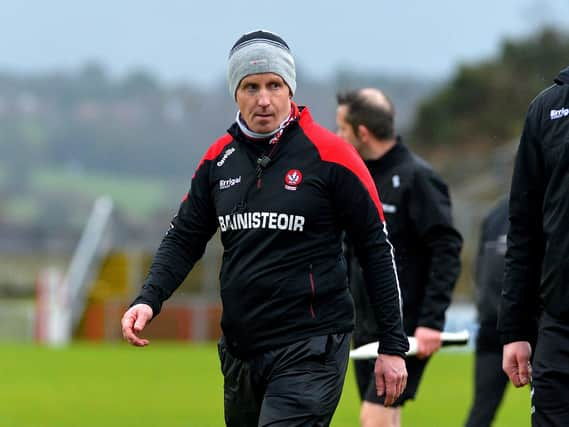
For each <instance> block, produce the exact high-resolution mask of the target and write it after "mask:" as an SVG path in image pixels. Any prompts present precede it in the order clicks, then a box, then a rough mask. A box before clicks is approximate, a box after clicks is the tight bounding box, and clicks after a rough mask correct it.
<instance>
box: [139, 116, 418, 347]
mask: <svg viewBox="0 0 569 427" xmlns="http://www.w3.org/2000/svg"><path fill="white" fill-rule="evenodd" d="M217 229H219V230H220V234H221V240H222V243H223V246H224V252H223V263H222V267H221V272H220V292H221V300H222V305H223V314H222V320H221V326H222V331H223V334H224V336H225V341H226V344H227V347H228V349H229V351H230V352H231V353H233V354H234V355H236V356H238V357H248V356H251V355H254V354H257V353H259V352H262V351H265V350H269V349H272V348H276V347H280V346H283V345H287V344H290V343H292V342H294V341H297V340H301V339H303V338H307V337H310V336H317V335H326V334H331V333H345V332H350V331H352V329H353V326H354V305H353V300H352V296H351V293H350V290H349V286H348V283H347V273H346V270H347V266H346V261H345V259H344V256H343V252H342V241H343V233H344V232H346V233H347V234H348V236H350V241H351V242H353V243H354V247H355V252H356V255H357V256H358V257H359V260H360V262H361V265H362V267H363V269H364V274H365V278H366V285H367V290H368V293H369V296H370V300H371V302H372V306H373V310H374V312H375V314H376V316H377V320H378V325H379V326H378V328H379V330H378V334H377V336H378V337H379V339H380V345H379V349H378V351H379V352H380V353H386V354H397V355H403V354H404V353H405V351H406V350H407V349H408V343H407V339H406V336H405V333H404V332H403V327H402V321H401V299H400V292H399V286H398V283H397V274H396V271H395V269H394V266H395V264H394V259H393V255H392V247H391V244H390V243H389V241H388V240H387V234H386V230H385V222H384V218H383V212H382V208H381V203H380V200H379V196H378V194H377V190H376V187H375V185H374V183H373V180H372V178H371V176H370V174H369V172H368V170H367V168H366V167H365V165H364V163H363V162H362V160H361V159H360V157H359V156H358V154H357V153H356V151H355V150H354V149H353V147H351V146H350V145H349V144H347V143H346V142H344V141H343V140H341V139H340V138H339V137H337V136H336V135H334V134H333V133H332V132H330V131H328V130H326V129H324V128H323V127H321V126H320V125H318V124H317V123H316V122H314V120H313V119H312V117H311V115H310V112H309V111H308V108H306V107H304V108H303V107H301V113H300V118H299V120H298V121H296V122H294V123H292V124H290V125H289V126H288V127H287V128H286V129H285V131H284V133H283V134H282V136H281V138H280V139H279V142H278V143H277V144H276V146H275V145H274V144H273V145H270V144H269V142H268V141H261V142H259V141H252V140H250V139H247V138H246V137H245V136H244V135H243V133H242V132H241V131H240V129H239V127H238V126H237V124H235V123H234V124H233V125H232V126H231V127H230V129H229V130H228V133H227V134H226V135H224V136H223V137H221V138H220V139H219V140H217V141H216V142H215V143H214V144H213V145H212V146H211V147H210V148H209V150H208V151H207V152H206V153H205V155H204V157H203V159H202V160H201V162H200V163H199V165H198V167H197V169H196V171H195V174H194V176H193V178H192V184H191V190H190V191H189V192H188V194H187V196H186V197H185V198H184V199H183V201H182V203H181V205H180V208H179V211H178V213H177V215H176V216H175V217H174V219H173V220H172V224H171V228H170V230H169V231H168V233H167V234H166V235H165V237H164V239H163V240H162V243H161V245H160V247H159V249H158V251H157V253H156V255H155V258H154V262H153V264H152V266H151V268H150V272H149V274H148V276H147V278H146V280H145V283H144V285H143V287H142V291H141V293H140V295H139V296H138V297H137V298H136V300H135V302H134V303H146V304H148V305H150V306H151V307H152V309H153V311H154V315H155V316H156V315H157V314H158V313H159V312H160V308H161V305H162V303H163V302H164V301H165V300H166V299H167V298H168V297H170V295H171V294H172V292H174V291H175V290H176V288H177V287H178V286H179V285H180V283H181V282H182V281H183V280H184V278H185V277H186V275H187V274H188V273H189V271H190V270H191V269H192V267H193V265H194V264H195V262H196V261H198V260H199V259H200V257H201V256H202V255H203V252H204V250H205V247H206V244H207V242H208V241H209V239H210V238H211V237H212V236H213V235H214V234H215V232H216V231H217Z"/></svg>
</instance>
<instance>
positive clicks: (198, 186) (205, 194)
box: [132, 162, 217, 317]
mask: <svg viewBox="0 0 569 427" xmlns="http://www.w3.org/2000/svg"><path fill="white" fill-rule="evenodd" d="M210 164H211V162H202V163H201V164H200V166H199V167H198V169H197V171H196V173H195V175H194V177H193V179H192V184H191V190H190V191H189V192H188V194H187V196H186V197H185V198H184V200H183V201H182V203H181V205H180V208H179V210H178V213H177V215H176V216H175V217H174V219H173V220H172V223H171V225H170V229H169V230H168V232H167V233H166V235H165V236H164V238H163V239H162V242H161V244H160V247H159V248H158V250H157V252H156V254H155V256H154V260H153V262H152V265H151V267H150V271H149V273H148V275H147V277H146V280H145V281H144V285H143V286H142V291H141V293H140V295H139V296H138V297H137V298H136V299H135V300H134V302H133V304H132V305H135V304H140V303H143V304H148V305H149V306H150V307H151V308H152V311H153V316H154V317H155V316H156V315H158V313H159V312H160V309H161V307H162V303H163V302H164V301H165V300H166V299H168V298H169V297H170V295H172V293H173V292H174V291H175V290H176V289H177V288H178V286H180V284H181V283H182V282H183V281H184V279H185V278H186V276H187V275H188V273H189V272H190V270H191V269H192V267H193V266H194V264H195V263H196V262H197V261H198V260H199V259H200V258H201V257H202V255H203V253H204V251H205V247H206V245H207V242H208V241H209V239H210V238H211V237H212V236H213V234H214V233H215V231H216V229H217V221H216V216H215V208H214V206H213V204H212V201H211V198H210V188H209V178H208V175H209V165H210Z"/></svg>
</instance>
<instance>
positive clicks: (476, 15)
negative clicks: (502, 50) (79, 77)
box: [0, 0, 569, 85]
mask: <svg viewBox="0 0 569 427" xmlns="http://www.w3.org/2000/svg"><path fill="white" fill-rule="evenodd" d="M0 1H1V5H0V71H2V70H4V71H6V70H8V71H23V72H33V73H35V72H44V71H52V70H73V69H76V68H78V67H79V66H81V64H83V63H85V62H86V61H89V60H96V61H98V62H100V63H101V64H102V65H104V66H105V67H107V69H108V70H109V71H110V72H112V73H113V74H114V75H117V76H121V75H124V74H125V73H127V72H129V71H132V70H133V69H135V68H140V67H143V68H145V69H147V70H149V71H151V72H153V73H155V74H156V75H157V76H158V77H159V78H160V79H162V80H166V81H169V82H173V81H185V82H192V83H197V84H201V85H209V84H212V83H215V82H218V81H219V80H221V79H222V78H224V76H225V66H226V59H227V53H228V51H229V49H230V47H231V45H232V44H233V43H234V42H235V40H236V39H237V38H238V37H239V36H240V35H241V34H242V33H244V32H247V31H250V30H253V29H257V28H265V29H270V30H272V31H275V32H277V33H279V34H281V36H283V38H284V39H285V40H286V41H287V42H288V43H289V45H290V47H291V49H292V50H293V53H294V55H295V58H296V61H297V64H299V66H300V67H302V69H303V70H305V72H307V73H308V74H309V75H310V76H311V77H314V78H318V77H329V76H331V75H332V74H333V72H334V71H335V70H336V69H337V68H338V67H343V68H347V67H353V68H357V69H360V70H365V71H378V72H389V73H400V72H401V73H405V74H421V75H424V76H427V77H439V78H440V77H445V76H448V75H449V74H450V73H452V71H453V70H454V69H455V68H456V66H457V64H459V63H462V62H470V61H474V60H478V59H481V58H484V57H489V56H491V55H493V54H495V53H496V52H497V51H498V49H499V46H500V42H501V40H503V38H504V37H510V38H511V37H520V36H523V35H527V34H529V33H531V32H533V31H535V30H536V29H537V28H539V27H541V26H542V25H543V24H544V23H551V24H555V25H557V26H559V27H560V28H564V29H568V30H569V0H476V1H461V0H431V1H427V0H408V1H393V0H390V1H388V0H351V1H343V2H342V1H337V0H304V1H300V2H286V1H280V2H279V1H274V0H272V1H267V0H265V1H261V0H251V1H248V0H238V1H233V0H227V1H216V0H206V1H202V0H198V1H196V0H186V1H182V0H179V1H175V0H160V1H155V0H149V1H145V0H136V1H135V0H98V1H81V0H50V1H33V0H0Z"/></svg>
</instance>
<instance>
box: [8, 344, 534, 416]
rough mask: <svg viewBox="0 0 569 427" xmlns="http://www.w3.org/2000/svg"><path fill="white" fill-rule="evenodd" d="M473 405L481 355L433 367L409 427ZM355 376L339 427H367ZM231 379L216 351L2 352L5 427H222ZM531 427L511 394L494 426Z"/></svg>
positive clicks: (111, 347)
mask: <svg viewBox="0 0 569 427" xmlns="http://www.w3.org/2000/svg"><path fill="white" fill-rule="evenodd" d="M471 395H472V354H470V353H452V352H442V353H440V354H437V355H436V356H435V357H434V359H433V360H432V361H431V363H430V365H429V367H428V368H427V371H426V373H425V377H424V381H423V383H422V385H421V389H420V390H419V395H418V397H417V401H416V402H411V403H410V404H409V405H407V406H406V407H405V409H404V412H403V425H404V426H406V427H407V426H409V427H410V426H413V427H446V426H448V427H457V426H461V425H463V423H464V420H465V418H466V414H467V411H468V408H469V405H470V402H471ZM358 412H359V401H358V398H357V391H356V386H355V381H354V378H353V372H351V371H349V372H348V376H347V378H346V384H345V387H344V392H343V394H342V399H341V401H340V405H339V406H338V410H337V411H336V415H335V416H334V420H333V421H332V426H334V427H348V426H350V427H352V426H357V425H358ZM223 425H224V423H223V390H222V377H221V374H220V372H219V362H218V359H217V351H216V347H215V345H214V344H206V345H195V344H192V345H189V344H188V345H186V344H170V343H162V342H157V341H155V342H153V343H152V344H151V345H150V346H149V347H147V348H144V349H140V348H134V347H129V346H128V345H126V344H122V343H117V344H74V345H72V346H70V347H68V348H62V349H49V348H43V347H37V346H32V345H9V344H0V426H2V427H101V426H105V427H130V426H132V427H135V426H136V427H178V426H179V427H182V426H184V427H209V426H212V427H213V426H214V427H220V426H223ZM494 425H495V426H499V427H510V426H511V427H520V426H521V427H523V426H529V425H530V423H529V391H528V390H527V389H524V390H514V389H513V388H511V387H510V388H509V389H508V391H507V394H506V397H505V401H504V403H503V404H502V407H501V409H500V411H499V413H498V418H497V420H496V422H495V423H494Z"/></svg>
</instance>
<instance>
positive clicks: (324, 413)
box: [218, 334, 351, 427]
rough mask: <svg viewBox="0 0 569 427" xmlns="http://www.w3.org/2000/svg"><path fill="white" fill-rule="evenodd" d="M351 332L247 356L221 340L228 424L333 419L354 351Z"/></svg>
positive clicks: (291, 425)
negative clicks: (237, 353)
mask: <svg viewBox="0 0 569 427" xmlns="http://www.w3.org/2000/svg"><path fill="white" fill-rule="evenodd" d="M350 338H351V334H332V335H327V336H316V337H311V338H307V339H303V340H300V341H298V342H295V343H293V344H290V345H286V346H284V347H280V348H277V349H273V350H269V351H266V352H264V353H261V354H259V355H256V356H254V357H251V358H248V359H243V360H242V359H238V358H236V357H234V356H233V355H231V354H230V353H229V352H228V351H227V347H226V346H225V344H224V339H223V338H222V339H221V340H220V342H219V344H218V350H219V358H220V361H221V370H222V373H223V376H224V405H225V406H224V407H225V423H226V425H227V426H228V427H266V426H271V427H285V426H286V427H296V426H316V427H320V426H322V427H324V426H328V425H330V421H331V420H332V415H333V414H334V411H335V410H336V406H337V405H338V401H339V400H340V395H341V393H342V387H343V385H344V378H345V376H346V369H347V365H348V356H349V351H350Z"/></svg>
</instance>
